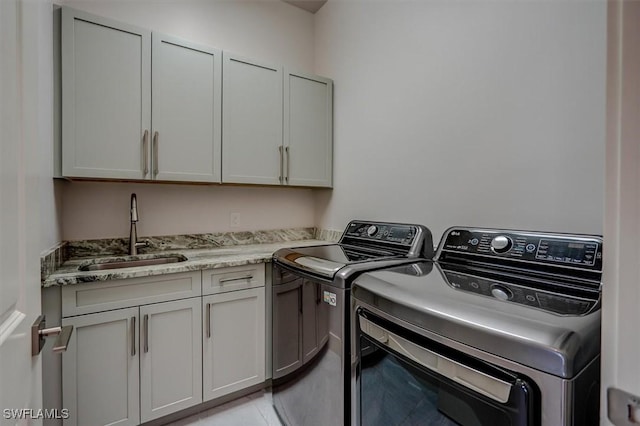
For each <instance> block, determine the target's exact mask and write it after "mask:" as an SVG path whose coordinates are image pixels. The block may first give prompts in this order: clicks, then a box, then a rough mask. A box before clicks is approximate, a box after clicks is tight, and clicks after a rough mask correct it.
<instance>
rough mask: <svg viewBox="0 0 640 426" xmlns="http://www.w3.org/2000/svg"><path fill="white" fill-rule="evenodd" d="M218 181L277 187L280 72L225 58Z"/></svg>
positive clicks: (280, 166) (279, 176) (279, 175)
mask: <svg viewBox="0 0 640 426" xmlns="http://www.w3.org/2000/svg"><path fill="white" fill-rule="evenodd" d="M223 91H224V96H223V100H222V145H223V147H222V164H223V168H222V181H223V182H229V183H256V184H268V185H278V184H280V183H282V176H283V175H282V169H283V164H282V159H283V156H284V152H283V151H282V70H281V69H280V68H279V67H274V66H271V65H266V64H262V63H258V62H255V61H252V60H248V59H245V58H240V57H237V56H234V55H230V54H227V53H226V52H225V54H224V58H223Z"/></svg>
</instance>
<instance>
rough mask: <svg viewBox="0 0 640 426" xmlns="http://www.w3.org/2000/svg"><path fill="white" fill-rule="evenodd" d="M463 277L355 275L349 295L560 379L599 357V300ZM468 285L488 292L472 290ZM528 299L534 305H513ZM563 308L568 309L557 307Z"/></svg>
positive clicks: (425, 268) (406, 272)
mask: <svg viewBox="0 0 640 426" xmlns="http://www.w3.org/2000/svg"><path fill="white" fill-rule="evenodd" d="M432 265H434V266H435V267H434V266H432ZM431 268H433V270H431ZM463 275H464V274H460V273H458V272H456V273H455V276H454V278H453V279H452V278H451V276H450V277H449V281H448V280H447V278H446V275H445V273H444V272H443V270H442V268H441V267H440V265H439V264H431V263H425V262H421V263H414V264H409V265H405V266H402V267H398V268H391V269H386V270H380V271H375V272H368V273H365V274H362V275H360V276H359V277H358V278H356V280H355V281H354V287H353V296H354V297H355V299H356V301H360V302H364V303H366V304H368V305H370V306H373V307H375V308H377V309H380V310H381V311H383V312H386V313H387V314H389V315H391V316H393V317H395V318H399V319H401V320H403V321H406V322H408V323H411V324H413V325H415V326H417V327H419V328H422V329H425V330H428V331H431V332H433V333H436V334H439V335H441V336H443V337H446V338H449V339H452V340H455V341H458V342H460V343H463V344H466V345H469V346H472V347H474V348H477V349H480V350H482V351H484V352H488V353H491V354H494V355H496V356H499V357H502V358H505V359H509V360H511V361H514V362H517V363H520V364H523V365H526V366H528V367H531V368H534V369H537V370H540V371H544V372H546V373H549V374H553V375H556V376H559V377H563V378H571V377H574V376H575V375H576V374H578V373H579V372H580V371H581V370H582V368H583V367H584V366H586V365H587V364H588V363H589V362H590V361H592V360H593V359H594V358H595V357H596V356H597V355H598V354H599V353H600V310H599V304H598V301H597V300H588V299H584V298H581V297H577V296H571V295H560V294H553V293H550V292H549V291H548V290H545V289H532V288H527V289H526V291H525V289H521V288H518V287H517V285H519V283H513V282H509V281H506V280H504V281H502V280H498V279H496V278H495V277H491V278H490V279H488V278H486V277H482V276H480V275H476V276H474V275H472V274H466V278H465V279H462V277H463ZM455 284H458V286H456V285H455ZM473 284H475V285H477V287H478V289H482V288H484V289H485V290H488V291H487V292H482V291H479V292H477V291H470V290H469V289H473V290H475V285H473ZM463 285H467V286H468V288H466V289H465V288H462V287H463ZM492 290H493V291H492ZM515 293H518V294H515ZM527 295H532V296H533V297H534V298H536V302H535V304H534V302H533V301H531V300H529V301H530V303H531V305H527V304H526V303H518V301H517V300H516V299H518V300H519V299H521V298H524V300H528V299H527V297H526V296H527ZM529 299H530V298H529ZM534 305H535V306H534ZM564 305H567V306H569V308H568V309H560V308H559V307H560V306H564ZM549 306H552V309H548V307H549ZM558 311H562V312H561V313H559V312H558Z"/></svg>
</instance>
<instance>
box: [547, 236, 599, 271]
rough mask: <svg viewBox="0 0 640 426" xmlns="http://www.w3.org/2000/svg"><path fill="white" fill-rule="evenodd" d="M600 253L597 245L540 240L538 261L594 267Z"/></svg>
mask: <svg viewBox="0 0 640 426" xmlns="http://www.w3.org/2000/svg"><path fill="white" fill-rule="evenodd" d="M597 251H598V244H597V243H579V242H574V241H557V240H556V241H554V240H546V239H542V240H540V244H539V245H538V251H537V252H536V259H537V260H551V261H554V262H562V263H567V264H578V265H593V264H595V261H596V256H597Z"/></svg>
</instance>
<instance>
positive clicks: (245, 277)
mask: <svg viewBox="0 0 640 426" xmlns="http://www.w3.org/2000/svg"><path fill="white" fill-rule="evenodd" d="M252 279H253V275H246V276H244V277H236V278H222V279H221V280H220V281H218V282H219V283H220V284H223V283H228V282H229V281H244V280H247V281H251V280H252Z"/></svg>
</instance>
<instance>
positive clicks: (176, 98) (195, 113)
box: [151, 32, 222, 182]
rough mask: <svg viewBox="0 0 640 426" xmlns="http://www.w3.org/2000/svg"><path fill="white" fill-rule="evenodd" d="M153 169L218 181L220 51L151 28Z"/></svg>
mask: <svg viewBox="0 0 640 426" xmlns="http://www.w3.org/2000/svg"><path fill="white" fill-rule="evenodd" d="M152 47H153V62H152V68H153V74H152V81H153V83H152V89H153V101H152V102H153V103H152V108H151V110H152V114H153V116H152V125H153V132H152V152H153V157H152V171H153V178H154V179H157V180H177V181H192V182H220V177H221V175H220V170H221V169H220V168H221V157H220V155H221V137H222V133H221V117H222V115H221V114H222V113H221V110H222V94H221V90H222V52H221V51H219V50H217V49H213V48H210V47H205V46H200V45H196V44H193V43H189V42H185V41H183V40H179V39H176V38H174V37H170V36H167V35H164V34H159V33H155V32H154V33H153V45H152Z"/></svg>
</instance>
